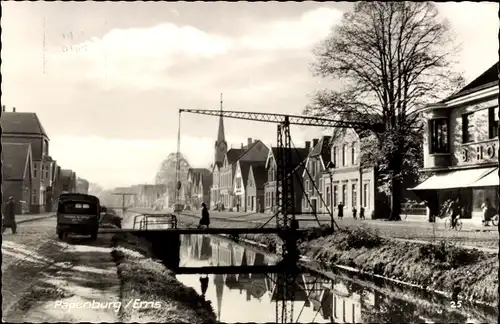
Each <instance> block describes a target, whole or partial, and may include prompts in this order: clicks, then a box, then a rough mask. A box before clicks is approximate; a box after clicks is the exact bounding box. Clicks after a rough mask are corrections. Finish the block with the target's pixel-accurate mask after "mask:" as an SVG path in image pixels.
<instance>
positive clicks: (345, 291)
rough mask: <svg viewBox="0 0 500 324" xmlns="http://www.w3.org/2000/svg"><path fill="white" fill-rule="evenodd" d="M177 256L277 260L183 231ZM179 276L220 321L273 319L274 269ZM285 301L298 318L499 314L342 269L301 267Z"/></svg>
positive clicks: (467, 319) (206, 260)
mask: <svg viewBox="0 0 500 324" xmlns="http://www.w3.org/2000/svg"><path fill="white" fill-rule="evenodd" d="M180 256H181V261H180V262H181V264H180V266H181V267H202V266H241V265H273V264H275V263H276V262H277V258H276V257H274V256H272V255H268V254H264V253H261V252H259V250H257V249H255V248H252V247H247V246H242V245H239V244H237V243H235V242H232V241H230V240H229V239H225V238H221V237H215V236H207V235H182V236H181V251H180ZM177 278H178V279H179V280H180V281H181V282H183V283H184V284H185V285H187V286H190V287H192V288H194V289H195V290H196V291H197V292H198V293H199V294H201V295H204V296H205V298H206V299H207V300H209V301H210V302H211V304H212V307H213V309H214V311H215V313H216V315H217V319H218V321H220V322H225V323H235V322H255V323H269V322H271V323H272V322H276V321H277V319H276V302H277V301H276V285H275V284H274V282H275V281H276V280H275V278H276V274H273V273H269V274H248V273H239V274H195V275H193V274H189V275H180V274H179V275H177ZM200 279H201V280H200ZM207 279H208V280H207ZM202 281H205V282H206V283H207V284H206V285H205V287H202ZM203 288H205V289H203ZM203 290H206V291H203ZM287 303H288V305H290V304H291V303H293V318H294V321H295V322H297V323H311V322H314V323H373V322H376V323H377V322H378V323H381V322H392V323H395V322H398V323H402V322H404V323H444V322H446V323H495V322H496V320H497V318H498V310H497V309H494V308H491V307H484V306H477V305H472V304H468V303H463V304H462V305H461V307H460V308H452V307H451V303H450V300H448V299H446V298H444V297H442V296H438V295H436V294H431V293H427V292H423V291H421V290H416V289H413V288H408V287H405V286H399V285H395V284H392V283H388V282H387V281H384V280H374V279H367V278H361V277H359V276H357V275H353V274H350V273H346V272H344V271H334V272H326V273H325V274H318V273H317V272H312V271H306V270H304V272H303V273H302V274H301V275H299V276H298V277H297V282H296V285H295V300H294V301H293V302H292V301H289V302H287Z"/></svg>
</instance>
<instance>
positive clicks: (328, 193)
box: [326, 186, 332, 207]
mask: <svg viewBox="0 0 500 324" xmlns="http://www.w3.org/2000/svg"><path fill="white" fill-rule="evenodd" d="M331 203H332V194H331V191H330V186H326V205H327V206H328V207H329V206H331Z"/></svg>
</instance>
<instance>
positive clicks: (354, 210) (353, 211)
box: [352, 207, 358, 219]
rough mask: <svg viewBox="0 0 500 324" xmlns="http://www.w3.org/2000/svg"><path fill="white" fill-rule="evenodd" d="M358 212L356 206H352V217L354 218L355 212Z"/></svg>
mask: <svg viewBox="0 0 500 324" xmlns="http://www.w3.org/2000/svg"><path fill="white" fill-rule="evenodd" d="M357 213H358V210H357V209H356V207H352V218H354V219H356V214H357Z"/></svg>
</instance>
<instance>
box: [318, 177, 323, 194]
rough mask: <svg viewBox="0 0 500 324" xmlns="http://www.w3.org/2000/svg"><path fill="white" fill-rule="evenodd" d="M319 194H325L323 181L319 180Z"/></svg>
mask: <svg viewBox="0 0 500 324" xmlns="http://www.w3.org/2000/svg"><path fill="white" fill-rule="evenodd" d="M318 192H319V193H320V194H322V193H323V179H319V186H318Z"/></svg>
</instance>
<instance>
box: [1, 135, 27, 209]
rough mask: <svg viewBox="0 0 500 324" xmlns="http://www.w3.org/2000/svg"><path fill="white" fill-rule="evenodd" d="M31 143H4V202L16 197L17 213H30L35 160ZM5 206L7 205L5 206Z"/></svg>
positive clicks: (2, 153)
mask: <svg viewBox="0 0 500 324" xmlns="http://www.w3.org/2000/svg"><path fill="white" fill-rule="evenodd" d="M31 154H32V153H31V145H30V144H29V143H6V142H2V152H1V155H2V192H3V197H5V198H4V202H5V200H6V199H8V198H9V197H11V196H12V197H14V198H15V199H16V200H17V201H18V202H19V203H18V204H17V210H16V213H18V214H21V213H22V214H24V213H27V212H29V210H30V209H29V208H30V206H31V197H32V196H31V192H32V190H31V189H32V184H33V182H32V180H33V160H32V157H31ZM3 205H4V206H5V204H3Z"/></svg>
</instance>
